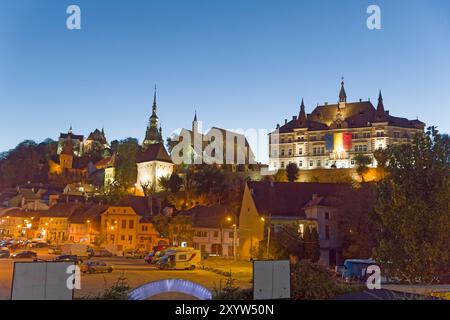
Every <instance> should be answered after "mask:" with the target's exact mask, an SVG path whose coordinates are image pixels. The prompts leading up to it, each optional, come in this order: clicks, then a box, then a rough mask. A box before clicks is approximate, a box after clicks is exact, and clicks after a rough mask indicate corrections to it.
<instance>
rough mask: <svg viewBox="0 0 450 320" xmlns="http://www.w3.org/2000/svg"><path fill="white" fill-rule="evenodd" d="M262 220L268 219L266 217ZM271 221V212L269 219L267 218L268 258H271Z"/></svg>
mask: <svg viewBox="0 0 450 320" xmlns="http://www.w3.org/2000/svg"><path fill="white" fill-rule="evenodd" d="M261 221H262V222H265V221H266V219H265V218H264V217H262V218H261ZM270 221H271V214H270V213H269V216H268V219H267V245H266V247H267V259H269V258H270V232H271V230H270Z"/></svg>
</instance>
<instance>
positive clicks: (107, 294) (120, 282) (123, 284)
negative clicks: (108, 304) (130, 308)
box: [81, 276, 131, 300]
mask: <svg viewBox="0 0 450 320" xmlns="http://www.w3.org/2000/svg"><path fill="white" fill-rule="evenodd" d="M130 289H131V288H130V286H129V284H128V282H127V279H126V278H125V277H123V276H121V277H120V278H119V279H117V281H116V282H115V283H114V284H113V285H112V286H111V287H109V288H106V289H105V290H104V291H103V292H101V293H100V294H98V295H96V296H84V297H82V298H81V300H128V291H129V290H130Z"/></svg>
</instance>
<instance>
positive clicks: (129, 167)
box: [115, 138, 140, 189]
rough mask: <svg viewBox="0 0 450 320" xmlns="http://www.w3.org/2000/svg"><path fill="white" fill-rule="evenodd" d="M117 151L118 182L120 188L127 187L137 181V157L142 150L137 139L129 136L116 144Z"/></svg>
mask: <svg viewBox="0 0 450 320" xmlns="http://www.w3.org/2000/svg"><path fill="white" fill-rule="evenodd" d="M115 150H116V152H117V168H116V182H117V185H118V186H119V187H120V188H123V189H127V188H129V187H131V186H133V185H134V184H135V183H136V178H137V167H136V157H137V154H138V152H139V151H140V146H139V144H138V141H137V139H135V138H127V139H125V140H121V141H119V142H118V144H117V145H115Z"/></svg>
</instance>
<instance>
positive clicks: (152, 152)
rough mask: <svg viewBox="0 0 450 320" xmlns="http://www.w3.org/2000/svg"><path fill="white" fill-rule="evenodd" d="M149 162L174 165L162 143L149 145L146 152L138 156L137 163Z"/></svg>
mask: <svg viewBox="0 0 450 320" xmlns="http://www.w3.org/2000/svg"><path fill="white" fill-rule="evenodd" d="M149 161H162V162H169V163H172V159H171V158H170V156H169V154H168V153H167V151H166V148H164V145H163V144H162V143H155V144H150V145H148V147H147V149H145V151H144V152H141V153H140V154H138V157H137V163H142V162H149Z"/></svg>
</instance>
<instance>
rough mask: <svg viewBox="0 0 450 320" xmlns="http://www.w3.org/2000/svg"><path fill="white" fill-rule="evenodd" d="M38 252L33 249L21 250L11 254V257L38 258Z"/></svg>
mask: <svg viewBox="0 0 450 320" xmlns="http://www.w3.org/2000/svg"><path fill="white" fill-rule="evenodd" d="M36 257H37V253H36V252H33V251H20V252H16V253H14V254H13V255H11V258H13V259H30V258H36Z"/></svg>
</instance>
